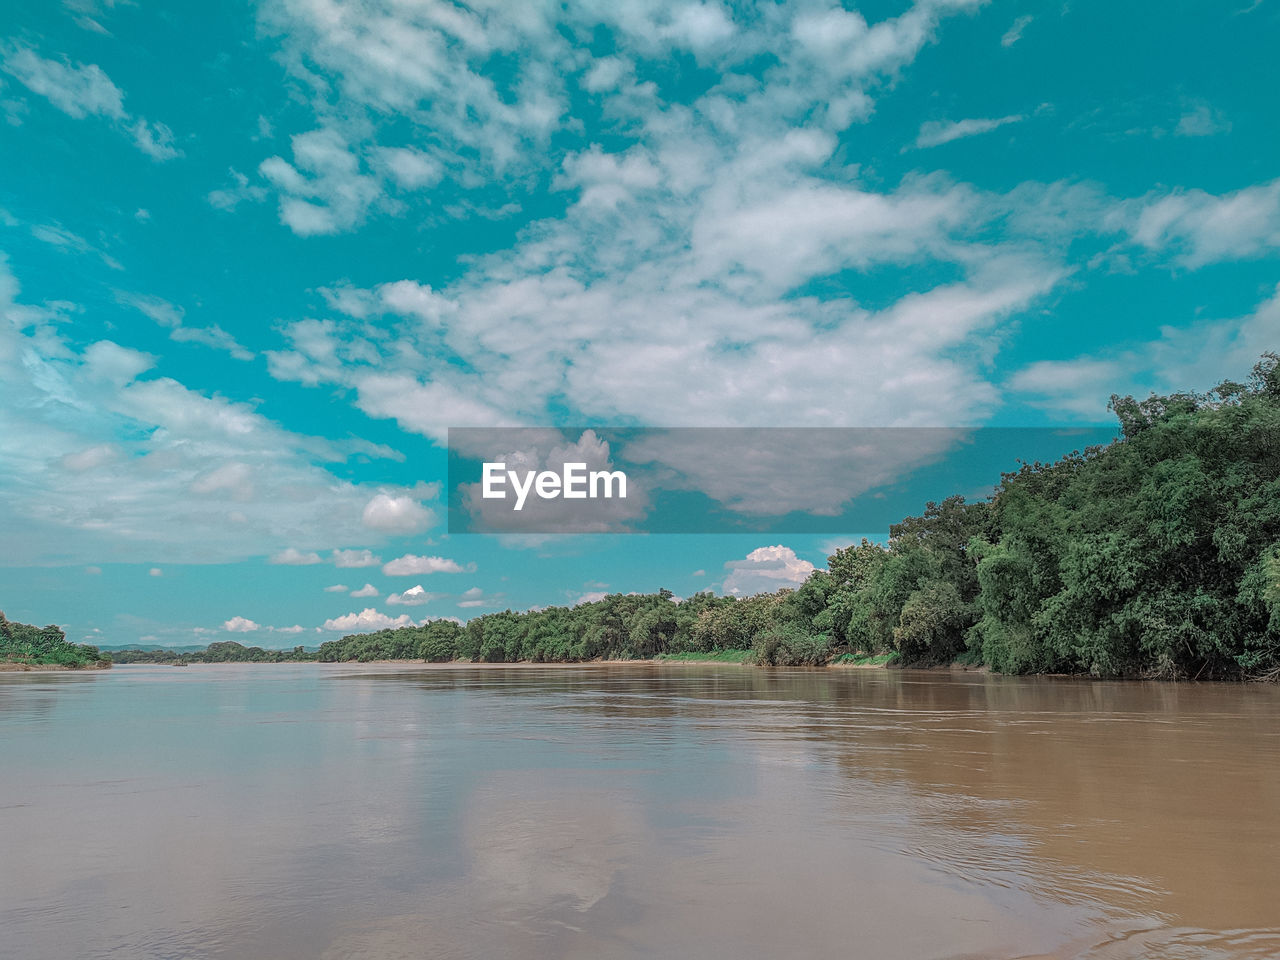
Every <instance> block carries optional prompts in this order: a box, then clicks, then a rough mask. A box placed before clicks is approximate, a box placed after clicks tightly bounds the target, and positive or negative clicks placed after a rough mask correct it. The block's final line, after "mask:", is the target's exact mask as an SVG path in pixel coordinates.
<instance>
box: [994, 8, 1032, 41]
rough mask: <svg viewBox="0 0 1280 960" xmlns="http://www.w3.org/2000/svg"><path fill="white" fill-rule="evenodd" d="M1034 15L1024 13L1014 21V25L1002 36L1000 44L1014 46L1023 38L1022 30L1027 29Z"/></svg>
mask: <svg viewBox="0 0 1280 960" xmlns="http://www.w3.org/2000/svg"><path fill="white" fill-rule="evenodd" d="M1032 19H1033V18H1032V16H1031V15H1030V14H1024V15H1023V16H1021V17H1019V18H1018V19H1017V20H1015V21H1013V25H1012V26H1010V27H1009V29H1008V30H1006V31H1005V32H1004V36H1003V37H1001V38H1000V46H1002V47H1012V46H1013V45H1014V44H1015V43H1017V42H1018V41H1019V40H1021V39H1022V31H1023V30H1025V29H1027V25H1028V24H1030V23H1031V21H1032Z"/></svg>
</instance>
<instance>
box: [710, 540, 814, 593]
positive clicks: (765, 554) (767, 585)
mask: <svg viewBox="0 0 1280 960" xmlns="http://www.w3.org/2000/svg"><path fill="white" fill-rule="evenodd" d="M725 569H727V570H729V571H730V572H729V575H728V576H727V577H725V579H724V592H725V593H726V594H729V595H731V596H735V597H750V596H754V595H755V594H757V593H772V592H773V591H775V590H779V589H781V588H782V587H795V586H798V585H799V584H801V583H803V582H804V581H805V579H806V578H807V577H808V576H809V574H811V573H813V564H812V563H810V562H809V561H808V560H801V559H800V558H799V557H797V556H796V552H795V551H794V550H792V549H791V548H790V547H784V546H782V545H781V544H778V545H777V546H772V547H758V548H756V549H755V550H752V551H751V552H750V553H749V554H747V556H746V559H745V560H731V561H730V562H729V563H726V564H725Z"/></svg>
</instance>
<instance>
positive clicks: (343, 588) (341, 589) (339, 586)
mask: <svg viewBox="0 0 1280 960" xmlns="http://www.w3.org/2000/svg"><path fill="white" fill-rule="evenodd" d="M347 589H348V587H347V585H346V584H345V583H334V584H330V585H329V586H327V587H325V588H324V592H325V593H346V592H347Z"/></svg>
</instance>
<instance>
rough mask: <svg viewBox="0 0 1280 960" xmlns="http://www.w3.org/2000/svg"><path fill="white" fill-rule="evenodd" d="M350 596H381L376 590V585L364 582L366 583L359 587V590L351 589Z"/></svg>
mask: <svg viewBox="0 0 1280 960" xmlns="http://www.w3.org/2000/svg"><path fill="white" fill-rule="evenodd" d="M351 596H353V597H361V598H363V597H380V596H382V594H381V593H380V592H379V591H378V588H377V587H375V586H374V585H373V584H372V583H366V584H365V585H364V586H363V587H361V588H360V589H359V590H352V591H351ZM393 602H394V601H393Z"/></svg>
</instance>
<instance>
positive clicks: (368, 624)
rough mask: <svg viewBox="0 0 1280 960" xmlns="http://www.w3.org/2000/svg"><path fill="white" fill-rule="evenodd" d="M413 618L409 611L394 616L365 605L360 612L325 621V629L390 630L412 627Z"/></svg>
mask: <svg viewBox="0 0 1280 960" xmlns="http://www.w3.org/2000/svg"><path fill="white" fill-rule="evenodd" d="M413 625H414V621H413V618H412V617H410V616H409V615H408V614H407V613H402V614H401V615H400V616H398V617H395V618H392V617H389V616H387V615H386V614H385V613H380V612H379V611H377V610H375V609H374V608H373V607H365V608H364V609H363V610H361V611H360V612H359V613H347V614H344V615H343V616H341V617H334V618H332V619H330V620H326V621H325V622H324V626H323V629H325V630H333V631H335V632H351V633H363V632H367V631H372V630H388V629H392V628H395V627H412V626H413Z"/></svg>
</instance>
